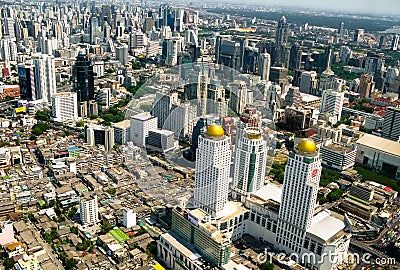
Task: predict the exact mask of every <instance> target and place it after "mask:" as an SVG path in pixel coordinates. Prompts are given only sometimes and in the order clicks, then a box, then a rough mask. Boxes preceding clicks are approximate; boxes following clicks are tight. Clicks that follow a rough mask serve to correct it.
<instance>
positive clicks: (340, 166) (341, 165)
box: [320, 140, 357, 171]
mask: <svg viewBox="0 0 400 270" xmlns="http://www.w3.org/2000/svg"><path fill="white" fill-rule="evenodd" d="M320 151H321V155H322V164H324V165H325V166H327V167H330V168H333V169H335V170H339V171H344V170H346V169H348V168H351V167H353V166H354V164H355V161H356V154H357V147H356V145H354V144H353V145H344V144H339V143H335V142H332V140H326V141H324V142H323V143H322V146H321V150H320Z"/></svg>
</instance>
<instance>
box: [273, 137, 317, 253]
mask: <svg viewBox="0 0 400 270" xmlns="http://www.w3.org/2000/svg"><path fill="white" fill-rule="evenodd" d="M321 170H322V167H321V158H320V153H319V151H318V149H317V147H316V145H315V142H314V141H313V140H311V139H303V140H301V141H300V142H299V143H298V144H297V146H296V147H295V149H294V151H292V152H291V153H290V154H289V160H288V162H287V165H286V168H285V178H284V182H283V190H282V202H281V205H280V208H279V217H278V228H282V229H281V230H278V231H277V243H278V244H279V245H281V247H282V248H284V249H285V250H286V251H288V252H296V253H298V254H299V253H300V252H301V249H302V247H303V242H304V240H305V237H306V232H307V230H308V229H310V227H311V221H312V219H313V216H314V210H315V207H316V201H317V193H318V186H319V180H320V177H321ZM293 228H295V229H293Z"/></svg>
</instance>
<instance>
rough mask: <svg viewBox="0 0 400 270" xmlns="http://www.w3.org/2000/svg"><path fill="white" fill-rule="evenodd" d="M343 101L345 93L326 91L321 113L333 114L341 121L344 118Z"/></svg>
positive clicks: (323, 94)
mask: <svg viewBox="0 0 400 270" xmlns="http://www.w3.org/2000/svg"><path fill="white" fill-rule="evenodd" d="M343 101H344V93H343V92H337V91H334V90H325V91H324V92H323V93H322V103H321V112H322V113H329V114H333V115H335V116H336V120H337V121H340V118H341V117H342V109H343Z"/></svg>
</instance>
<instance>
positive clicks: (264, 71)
mask: <svg viewBox="0 0 400 270" xmlns="http://www.w3.org/2000/svg"><path fill="white" fill-rule="evenodd" d="M270 68H271V55H270V54H269V53H262V54H260V58H259V60H258V75H260V76H261V80H264V81H269V70H270Z"/></svg>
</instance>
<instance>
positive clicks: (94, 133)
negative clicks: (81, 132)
mask: <svg viewBox="0 0 400 270" xmlns="http://www.w3.org/2000/svg"><path fill="white" fill-rule="evenodd" d="M85 141H86V142H87V143H88V144H89V145H91V146H95V145H104V148H105V150H106V151H107V152H108V151H111V150H112V149H113V146H114V129H113V128H112V127H105V126H100V125H95V124H91V125H87V126H85Z"/></svg>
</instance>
